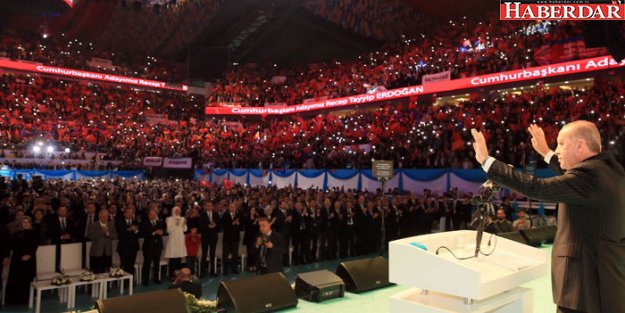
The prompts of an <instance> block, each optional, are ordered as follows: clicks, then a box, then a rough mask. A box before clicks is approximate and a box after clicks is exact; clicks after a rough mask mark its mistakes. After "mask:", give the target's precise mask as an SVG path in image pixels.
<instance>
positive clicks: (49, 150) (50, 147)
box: [46, 146, 54, 153]
mask: <svg viewBox="0 0 625 313" xmlns="http://www.w3.org/2000/svg"><path fill="white" fill-rule="evenodd" d="M46 151H48V153H52V152H54V147H53V146H48V147H47V148H46Z"/></svg>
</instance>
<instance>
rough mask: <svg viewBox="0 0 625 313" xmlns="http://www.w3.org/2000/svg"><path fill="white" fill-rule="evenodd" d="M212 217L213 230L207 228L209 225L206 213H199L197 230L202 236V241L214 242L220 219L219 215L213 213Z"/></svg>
mask: <svg viewBox="0 0 625 313" xmlns="http://www.w3.org/2000/svg"><path fill="white" fill-rule="evenodd" d="M212 215H213V222H214V223H215V224H216V226H215V227H214V228H210V227H208V225H210V221H209V219H208V213H207V212H206V211H204V212H202V213H200V225H199V228H198V233H199V234H200V235H202V240H206V239H208V240H209V241H213V242H216V241H217V238H218V234H219V229H220V225H221V218H220V217H219V214H218V213H217V212H215V211H213V214H212Z"/></svg>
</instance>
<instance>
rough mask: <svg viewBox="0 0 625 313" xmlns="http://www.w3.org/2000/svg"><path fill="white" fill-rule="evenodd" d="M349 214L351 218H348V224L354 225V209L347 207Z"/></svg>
mask: <svg viewBox="0 0 625 313" xmlns="http://www.w3.org/2000/svg"><path fill="white" fill-rule="evenodd" d="M347 215H348V216H349V219H348V220H347V225H354V219H353V218H352V209H347Z"/></svg>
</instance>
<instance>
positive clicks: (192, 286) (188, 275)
mask: <svg viewBox="0 0 625 313" xmlns="http://www.w3.org/2000/svg"><path fill="white" fill-rule="evenodd" d="M176 272H177V273H176V280H175V281H174V282H173V283H172V284H171V285H170V286H169V289H176V288H180V290H182V291H183V292H186V293H189V294H192V295H193V296H194V297H195V298H196V299H200V297H201V296H202V285H200V284H198V283H196V282H194V281H193V280H192V279H193V274H192V272H191V269H190V268H189V267H188V266H183V267H182V268H180V270H178V271H176Z"/></svg>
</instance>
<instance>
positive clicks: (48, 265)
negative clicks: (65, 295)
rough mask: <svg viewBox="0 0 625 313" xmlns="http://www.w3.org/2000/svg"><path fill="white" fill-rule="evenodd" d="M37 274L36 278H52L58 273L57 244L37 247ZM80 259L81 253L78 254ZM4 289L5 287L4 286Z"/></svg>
mask: <svg viewBox="0 0 625 313" xmlns="http://www.w3.org/2000/svg"><path fill="white" fill-rule="evenodd" d="M36 256H37V276H36V277H35V280H48V279H52V277H54V275H55V274H56V268H55V262H56V245H45V246H39V247H37V255H36ZM78 258H79V259H80V254H79V255H78ZM2 290H3V291H4V288H2Z"/></svg>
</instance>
